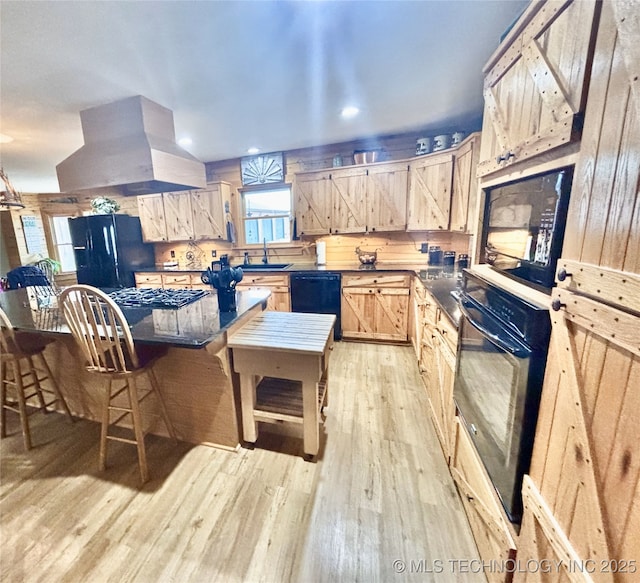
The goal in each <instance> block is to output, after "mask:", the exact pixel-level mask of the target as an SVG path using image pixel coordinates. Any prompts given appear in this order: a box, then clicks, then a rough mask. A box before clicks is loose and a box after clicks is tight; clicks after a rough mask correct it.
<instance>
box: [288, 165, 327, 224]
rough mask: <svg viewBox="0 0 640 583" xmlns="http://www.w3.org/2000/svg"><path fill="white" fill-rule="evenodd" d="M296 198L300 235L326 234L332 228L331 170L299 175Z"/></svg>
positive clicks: (297, 177) (295, 191)
mask: <svg viewBox="0 0 640 583" xmlns="http://www.w3.org/2000/svg"><path fill="white" fill-rule="evenodd" d="M293 188H294V193H295V196H294V200H295V213H296V222H297V230H298V234H299V235H326V234H327V233H329V232H330V230H331V205H332V202H333V201H332V198H331V197H332V188H333V187H332V183H331V174H330V173H329V172H314V173H313V174H301V175H297V176H296V179H295V183H294V186H293Z"/></svg>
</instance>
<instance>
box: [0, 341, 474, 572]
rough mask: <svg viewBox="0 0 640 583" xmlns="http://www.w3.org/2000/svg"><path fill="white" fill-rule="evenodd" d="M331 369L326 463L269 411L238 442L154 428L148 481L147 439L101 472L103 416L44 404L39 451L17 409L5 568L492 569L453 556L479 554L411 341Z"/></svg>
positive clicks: (2, 500) (340, 347)
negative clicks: (253, 436)
mask: <svg viewBox="0 0 640 583" xmlns="http://www.w3.org/2000/svg"><path fill="white" fill-rule="evenodd" d="M331 374H332V377H331V381H330V382H331V385H330V387H331V391H332V392H331V394H330V404H329V408H328V409H327V421H326V424H325V427H324V430H323V435H322V437H321V448H322V449H321V452H320V459H319V461H318V463H316V464H314V463H310V462H305V461H304V460H303V459H302V444H301V441H300V440H298V439H296V438H292V437H284V436H278V435H273V434H271V435H269V434H267V433H266V432H265V431H264V429H265V428H266V427H267V426H265V425H261V430H262V433H261V436H260V440H259V442H258V446H257V447H256V448H255V449H254V450H249V449H240V451H238V452H227V451H222V450H218V449H213V448H209V447H204V446H197V447H194V446H189V445H187V444H182V443H181V444H179V445H178V446H175V445H173V444H172V443H171V442H170V441H169V440H165V439H162V438H158V437H154V436H148V437H147V449H148V455H149V467H150V472H151V476H152V480H151V482H149V483H147V484H146V485H145V486H144V488H142V489H140V488H139V487H138V469H137V465H136V458H135V448H131V447H130V446H126V445H123V444H119V443H117V442H114V443H112V444H110V445H109V447H110V452H109V458H108V463H109V467H108V469H107V471H106V472H104V473H100V472H98V471H97V459H98V437H99V427H98V424H96V423H92V422H88V421H82V420H81V421H78V422H76V423H75V424H73V425H72V424H70V423H69V422H68V421H67V420H65V418H64V417H63V416H61V415H58V414H50V415H46V416H45V415H42V414H41V413H36V414H34V415H33V416H32V417H31V423H32V427H33V428H34V429H33V441H34V444H35V445H36V447H35V448H34V449H33V450H32V451H30V452H28V453H26V452H25V451H24V450H23V447H22V437H21V435H20V434H19V425H18V420H17V419H16V418H15V416H14V415H13V414H11V413H10V412H8V418H9V420H10V421H11V423H10V424H9V429H10V431H11V435H10V436H9V437H8V438H6V439H4V440H2V449H1V455H2V459H1V462H2V465H1V472H2V473H1V474H0V512H1V516H0V528H1V530H0V536H1V542H0V581H2V582H3V583H5V582H7V583H9V582H10V583H17V582H21V581H26V582H35V581H47V582H58V581H68V582H74V583H75V582H81V581H82V582H84V581H91V582H92V583H95V582H97V583H102V582H110V581H113V582H118V583H120V582H125V581H135V582H142V583H147V582H150V583H151V582H174V581H175V582H201V581H202V582H207V583H209V582H213V581H223V582H225V583H234V582H251V583H253V582H258V581H264V582H269V583H272V582H273V583H276V582H286V581H296V582H297V581H299V582H304V583H306V582H316V581H318V582H319V581H336V582H351V581H362V582H367V583H369V582H375V581H380V582H389V581H402V582H405V581H421V582H429V581H437V582H438V583H448V582H449V581H451V582H454V581H455V582H458V581H475V582H477V581H485V579H484V576H482V575H477V574H468V575H464V574H461V573H459V572H457V571H456V572H455V573H454V572H453V569H452V567H451V563H450V561H452V560H456V559H461V560H472V559H477V558H478V555H477V550H476V548H475V545H474V542H473V539H472V536H471V533H470V530H469V527H468V524H467V522H466V518H465V516H464V512H463V510H462V506H461V503H460V501H459V499H458V496H457V494H456V490H455V487H454V485H453V482H452V479H451V477H450V475H449V473H448V471H447V467H446V465H445V462H444V459H443V457H442V453H441V450H440V446H439V444H438V442H437V439H436V437H435V433H434V430H433V428H432V426H431V421H430V419H429V417H428V414H427V401H426V395H425V391H424V389H423V387H422V385H421V384H420V378H419V375H418V371H417V366H416V364H415V357H414V354H413V352H412V349H411V348H409V347H399V346H385V345H371V344H359V343H346V342H340V343H337V344H336V345H335V350H334V353H333V356H332V361H331ZM394 561H404V564H405V565H406V571H405V572H403V573H401V574H399V573H397V572H396V569H397V566H396V565H397V564H394ZM411 561H413V569H412V564H411ZM437 561H441V562H442V563H441V564H442V572H441V573H437V574H433V573H429V572H428V571H431V570H434V567H435V570H436V571H437V570H440V569H439V568H438V567H437V566H438V563H437ZM412 570H413V571H414V572H413V573H412V572H411V571H412ZM415 571H420V572H415Z"/></svg>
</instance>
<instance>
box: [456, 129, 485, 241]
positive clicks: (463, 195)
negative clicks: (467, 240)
mask: <svg viewBox="0 0 640 583" xmlns="http://www.w3.org/2000/svg"><path fill="white" fill-rule="evenodd" d="M479 146H480V134H471V136H469V137H468V138H467V139H466V140H465V141H464V142H462V144H460V147H459V148H458V149H457V150H456V151H455V153H454V155H453V158H454V160H453V186H452V189H451V220H450V223H449V230H451V231H455V232H458V233H469V234H473V232H474V231H475V220H476V219H475V216H474V213H475V208H476V201H477V199H478V186H479V185H478V179H477V177H476V169H477V166H478V157H479V155H480V151H479Z"/></svg>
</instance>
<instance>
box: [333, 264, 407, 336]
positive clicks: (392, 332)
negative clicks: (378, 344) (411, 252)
mask: <svg viewBox="0 0 640 583" xmlns="http://www.w3.org/2000/svg"><path fill="white" fill-rule="evenodd" d="M409 286H410V282H409V276H408V275H406V274H399V275H398V274H395V275H394V274H388V273H385V274H376V275H343V276H342V302H341V304H342V305H341V319H342V337H343V338H351V339H358V340H389V341H395V342H406V341H407V339H408V326H407V324H408V317H409V293H410V287H409Z"/></svg>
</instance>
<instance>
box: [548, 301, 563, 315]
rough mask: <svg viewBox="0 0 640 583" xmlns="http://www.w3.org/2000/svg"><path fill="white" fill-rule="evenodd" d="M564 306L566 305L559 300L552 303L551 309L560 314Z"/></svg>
mask: <svg viewBox="0 0 640 583" xmlns="http://www.w3.org/2000/svg"><path fill="white" fill-rule="evenodd" d="M563 306H564V304H563V303H562V302H561V301H560V300H559V299H558V298H556V299H555V300H553V301H552V302H551V308H552V309H553V311H554V312H559V311H560V310H561V309H562V307H563Z"/></svg>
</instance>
